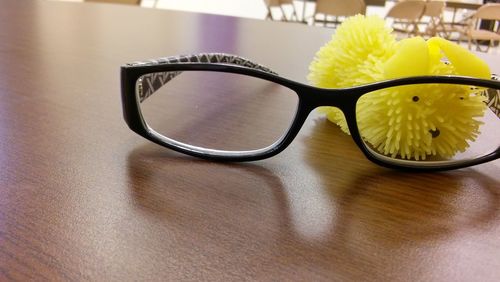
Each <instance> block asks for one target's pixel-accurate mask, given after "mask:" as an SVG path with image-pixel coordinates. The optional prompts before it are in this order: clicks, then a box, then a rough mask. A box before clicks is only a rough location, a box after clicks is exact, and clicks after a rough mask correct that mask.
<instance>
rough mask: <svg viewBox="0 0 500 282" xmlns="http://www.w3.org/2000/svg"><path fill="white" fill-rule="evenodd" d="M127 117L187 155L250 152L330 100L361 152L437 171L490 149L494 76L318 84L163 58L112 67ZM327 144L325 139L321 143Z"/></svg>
mask: <svg viewBox="0 0 500 282" xmlns="http://www.w3.org/2000/svg"><path fill="white" fill-rule="evenodd" d="M121 83H122V103H123V112H124V117H125V121H126V122H127V124H128V126H129V127H130V128H131V129H132V130H133V131H135V132H136V133H138V134H139V135H141V136H143V137H144V138H146V139H148V140H150V141H152V142H155V143H157V144H159V145H162V146H165V147H167V148H170V149H173V150H175V151H178V152H181V153H185V154H188V155H192V156H196V157H200V158H205V159H210V160H219V161H254V160H260V159H265V158H269V157H271V156H274V155H276V154H278V153H279V152H281V151H283V150H284V149H285V148H286V147H287V146H288V145H289V144H290V143H291V142H292V140H293V139H294V137H295V136H296V135H297V133H298V132H299V130H300V128H301V127H302V125H303V123H304V122H305V120H306V118H307V116H308V115H309V114H310V113H311V111H313V110H314V109H316V108H318V107H320V106H331V107H336V108H338V110H337V112H333V114H334V115H337V116H338V118H339V120H342V119H344V118H345V126H344V127H345V128H344V130H345V131H348V132H349V133H350V134H351V136H352V138H353V140H354V142H355V143H356V144H357V146H358V147H359V148H360V149H361V150H362V151H363V153H364V154H365V156H366V157H367V158H368V159H369V160H371V161H373V162H375V163H377V164H379V165H383V166H386V167H391V168H403V169H412V170H447V169H456V168H462V167H468V166H472V165H477V164H481V163H485V162H488V161H492V160H496V159H498V158H499V156H500V146H499V145H500V138H498V136H499V135H498V129H499V128H500V127H499V125H500V109H499V106H500V105H499V95H500V82H499V81H498V80H495V79H492V80H485V79H476V78H470V77H454V76H426V77H408V78H401V79H394V80H390V81H382V82H377V83H373V84H368V85H361V86H356V87H352V88H345V89H322V88H317V87H313V86H309V85H305V84H301V83H298V82H295V81H291V80H288V79H286V78H283V77H280V76H279V75H278V74H277V73H275V72H273V71H271V70H270V69H269V68H267V67H265V66H262V65H260V64H256V63H253V62H251V61H249V60H247V59H244V58H241V57H238V56H233V55H227V54H218V53H210V54H200V55H192V56H180V57H168V58H162V59H158V60H151V61H145V62H135V63H131V64H126V65H124V66H122V68H121ZM331 144H332V146H335V140H332V142H331Z"/></svg>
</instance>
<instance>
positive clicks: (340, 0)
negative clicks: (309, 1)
mask: <svg viewBox="0 0 500 282" xmlns="http://www.w3.org/2000/svg"><path fill="white" fill-rule="evenodd" d="M314 13H315V14H325V15H330V16H354V15H357V14H362V15H364V14H365V13H366V4H365V1H364V0H349V1H346V0H316V10H315V12H314Z"/></svg>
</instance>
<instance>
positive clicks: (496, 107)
mask: <svg viewBox="0 0 500 282" xmlns="http://www.w3.org/2000/svg"><path fill="white" fill-rule="evenodd" d="M491 79H493V80H500V76H498V75H496V74H492V75H491ZM485 96H486V98H487V100H486V101H485V102H486V105H488V107H489V108H490V110H491V111H492V112H493V113H494V114H495V115H496V116H497V117H498V118H500V90H498V89H488V90H486V93H485Z"/></svg>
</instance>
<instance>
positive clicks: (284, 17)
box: [280, 5, 288, 22]
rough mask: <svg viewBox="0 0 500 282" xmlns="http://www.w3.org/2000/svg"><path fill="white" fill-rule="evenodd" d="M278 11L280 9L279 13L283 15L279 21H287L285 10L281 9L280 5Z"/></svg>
mask: <svg viewBox="0 0 500 282" xmlns="http://www.w3.org/2000/svg"><path fill="white" fill-rule="evenodd" d="M280 9H281V13H282V14H283V15H282V16H281V19H282V20H283V19H284V20H285V22H287V21H288V18H287V17H286V13H285V9H283V6H281V5H280Z"/></svg>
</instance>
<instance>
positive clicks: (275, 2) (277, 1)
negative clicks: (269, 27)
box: [264, 0, 298, 21]
mask: <svg viewBox="0 0 500 282" xmlns="http://www.w3.org/2000/svg"><path fill="white" fill-rule="evenodd" d="M264 4H266V7H267V15H266V19H270V20H274V18H273V13H272V11H271V10H272V8H279V9H280V10H281V18H280V20H284V21H290V20H293V18H294V17H295V20H298V17H297V11H296V10H295V5H294V4H293V0H264ZM284 5H291V6H292V14H291V15H290V18H288V17H287V16H286V12H285V9H284V8H283V6H284Z"/></svg>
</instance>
